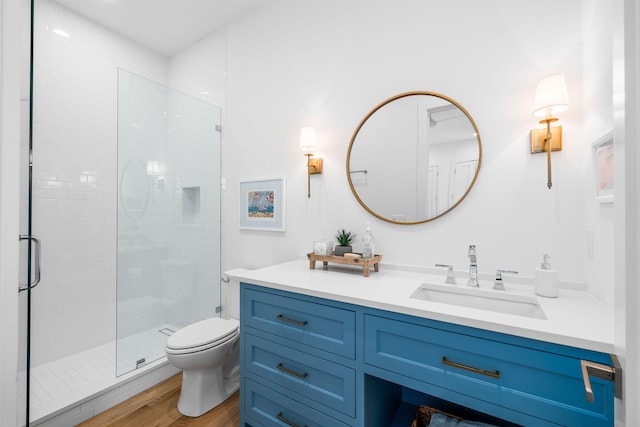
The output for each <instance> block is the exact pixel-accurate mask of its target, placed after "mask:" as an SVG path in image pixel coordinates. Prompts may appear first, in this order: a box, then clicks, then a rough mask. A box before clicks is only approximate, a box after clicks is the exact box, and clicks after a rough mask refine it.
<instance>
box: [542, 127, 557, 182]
mask: <svg viewBox="0 0 640 427" xmlns="http://www.w3.org/2000/svg"><path fill="white" fill-rule="evenodd" d="M556 121H558V119H556V118H554V117H549V118H546V119H543V120H540V124H546V125H547V135H546V137H545V138H544V146H545V149H546V150H547V188H549V189H551V148H552V147H551V139H552V136H553V135H552V134H551V123H553V122H556Z"/></svg>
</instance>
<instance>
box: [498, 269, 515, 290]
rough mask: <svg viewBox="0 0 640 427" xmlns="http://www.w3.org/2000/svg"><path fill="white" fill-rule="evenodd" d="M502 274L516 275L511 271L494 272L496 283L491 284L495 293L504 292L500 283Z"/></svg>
mask: <svg viewBox="0 0 640 427" xmlns="http://www.w3.org/2000/svg"><path fill="white" fill-rule="evenodd" d="M502 273H509V274H518V272H517V271H513V270H496V281H495V282H494V283H493V289H495V290H496V291H504V290H505V289H504V283H503V282H502Z"/></svg>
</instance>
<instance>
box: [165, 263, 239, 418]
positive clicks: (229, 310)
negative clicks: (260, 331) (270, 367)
mask: <svg viewBox="0 0 640 427" xmlns="http://www.w3.org/2000/svg"><path fill="white" fill-rule="evenodd" d="M239 271H240V270H230V271H229V272H225V274H226V275H227V276H228V277H229V284H228V285H223V286H225V287H226V288H227V289H226V298H225V292H223V306H224V308H225V309H224V313H225V318H219V317H212V318H208V319H204V320H201V321H199V322H196V323H193V324H191V325H189V326H186V327H184V328H182V329H180V330H178V331H177V332H176V333H174V334H173V335H171V336H170V337H169V339H167V344H166V346H165V353H166V355H167V360H168V361H169V363H171V364H172V365H173V366H175V367H176V368H178V369H182V371H183V373H182V389H181V391H180V399H179V400H178V411H180V413H181V414H183V415H186V416H189V417H198V416H200V415H202V414H204V413H205V412H207V411H209V410H211V409H213V408H215V407H216V406H218V405H219V404H220V403H222V402H223V401H224V400H226V399H227V397H229V396H230V395H231V394H233V393H234V392H236V391H237V390H238V387H239V384H240V382H239V372H240V366H239V365H240V349H239V336H240V322H239V318H240V302H239V296H240V283H239V282H238V280H237V279H234V278H233V275H234V274H238V272H239ZM236 294H237V295H236Z"/></svg>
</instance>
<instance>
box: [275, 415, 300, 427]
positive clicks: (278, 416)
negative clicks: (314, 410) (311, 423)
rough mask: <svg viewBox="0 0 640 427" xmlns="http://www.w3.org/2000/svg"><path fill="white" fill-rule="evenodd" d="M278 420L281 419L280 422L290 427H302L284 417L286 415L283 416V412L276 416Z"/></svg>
mask: <svg viewBox="0 0 640 427" xmlns="http://www.w3.org/2000/svg"><path fill="white" fill-rule="evenodd" d="M276 418H277V419H279V420H280V421H282V422H283V423H285V424H286V425H288V426H291V427H300V425H299V424H296V423H294V422H293V421H291V420H288V419H286V418H285V417H284V415H282V412H278V415H276ZM304 427H307V425H306V424H305V425H304Z"/></svg>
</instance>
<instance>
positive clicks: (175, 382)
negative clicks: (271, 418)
mask: <svg viewBox="0 0 640 427" xmlns="http://www.w3.org/2000/svg"><path fill="white" fill-rule="evenodd" d="M181 382H182V374H181V373H180V374H178V375H174V376H173V377H171V378H168V379H167V380H165V381H163V382H161V383H160V384H158V385H156V386H154V387H152V388H150V389H148V390H145V391H143V392H142V393H140V394H137V395H135V396H133V397H131V398H130V399H128V400H125V401H124V402H122V403H120V404H118V405H116V406H114V407H113V408H111V409H108V410H106V411H104V412H102V413H100V414H98V415H96V416H95V417H93V418H91V419H89V420H87V421H85V422H83V423H80V424H78V427H108V426H113V427H116V426H117V427H129V426H131V427H147V426H153V427H168V426H171V427H178V426H192V427H238V426H239V425H240V409H239V407H240V395H239V393H237V392H236V393H235V394H233V395H232V396H231V397H229V398H228V399H227V400H225V401H224V402H223V403H221V404H220V405H218V406H217V407H215V408H213V409H212V410H211V411H209V412H207V413H206V414H204V415H202V416H200V417H198V418H191V417H186V416H184V415H182V414H181V413H180V412H178V408H177V404H178V397H180V384H181Z"/></svg>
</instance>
